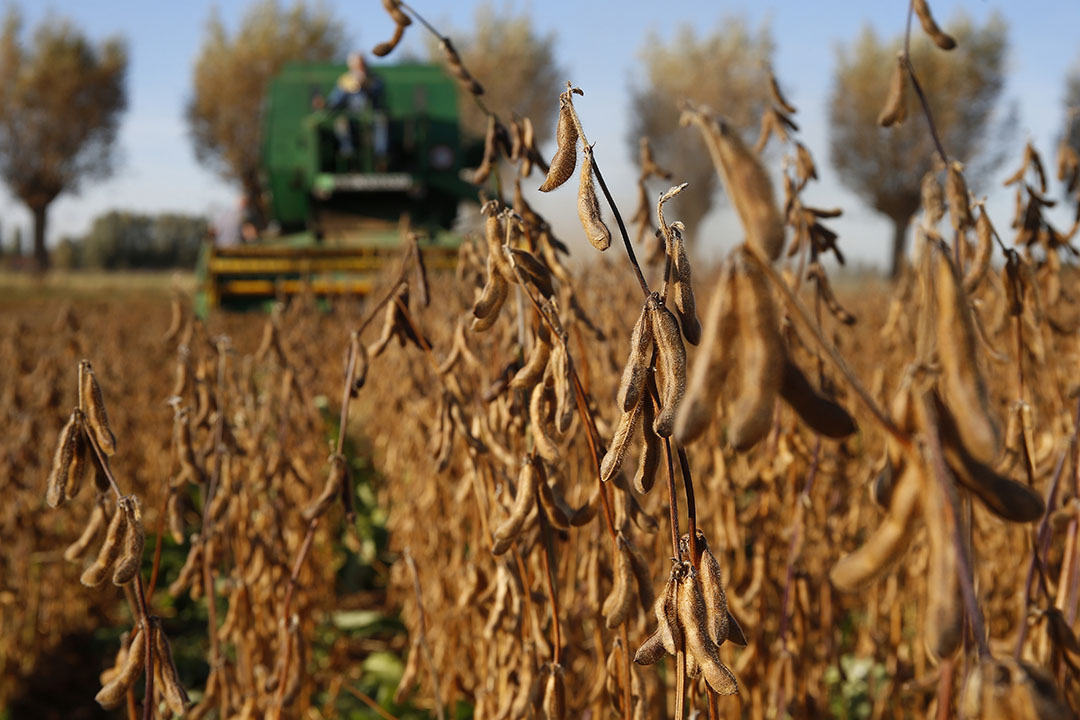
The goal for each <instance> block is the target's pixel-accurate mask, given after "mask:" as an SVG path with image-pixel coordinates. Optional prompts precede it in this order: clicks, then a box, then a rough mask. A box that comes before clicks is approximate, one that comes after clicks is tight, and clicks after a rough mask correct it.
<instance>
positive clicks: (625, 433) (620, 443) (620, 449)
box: [600, 401, 642, 482]
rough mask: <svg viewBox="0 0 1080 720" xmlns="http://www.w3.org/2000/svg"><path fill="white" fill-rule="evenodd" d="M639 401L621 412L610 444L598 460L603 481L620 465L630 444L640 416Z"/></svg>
mask: <svg viewBox="0 0 1080 720" xmlns="http://www.w3.org/2000/svg"><path fill="white" fill-rule="evenodd" d="M641 405H642V403H641V401H638V404H637V405H635V406H634V407H633V409H631V410H627V411H625V412H623V414H622V415H621V416H620V417H619V424H618V425H616V426H615V434H614V435H613V436H612V438H611V445H610V446H608V451H607V453H606V454H605V455H604V459H603V460H602V461H601V462H600V479H601V480H602V481H604V482H607V481H609V480H611V479H612V478H613V477H615V474H616V473H617V472H619V469H620V468H621V467H622V461H623V457H625V456H626V450H627V448H628V447H629V446H630V440H631V439H632V438H633V437H634V427H635V426H636V425H637V421H638V418H639V417H641V412H642V410H641Z"/></svg>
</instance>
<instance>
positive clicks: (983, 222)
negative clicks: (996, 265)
mask: <svg viewBox="0 0 1080 720" xmlns="http://www.w3.org/2000/svg"><path fill="white" fill-rule="evenodd" d="M975 236H976V237H977V238H978V241H979V242H978V245H976V247H975V257H973V258H972V259H971V267H969V268H968V270H967V272H966V273H965V274H964V292H966V293H968V294H971V293H973V292H975V289H976V288H977V287H979V283H980V282H981V281H982V279H983V277H984V276H985V275H986V271H987V269H988V268H989V267H990V256H991V255H992V254H993V252H994V226H993V225H992V224H991V222H990V216H989V215H988V214H987V212H986V206H985V205H982V204H980V205H979V216H978V217H977V218H976V219H975Z"/></svg>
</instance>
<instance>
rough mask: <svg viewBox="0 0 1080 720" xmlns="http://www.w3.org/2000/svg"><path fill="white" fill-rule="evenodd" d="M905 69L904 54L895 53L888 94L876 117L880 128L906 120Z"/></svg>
mask: <svg viewBox="0 0 1080 720" xmlns="http://www.w3.org/2000/svg"><path fill="white" fill-rule="evenodd" d="M906 95H907V68H906V67H905V65H904V54H903V53H902V52H901V53H897V55H896V65H894V66H893V71H892V77H891V78H889V94H888V95H886V96H885V105H884V107H882V108H881V112H880V113H878V116H877V124H878V125H880V126H881V127H892V126H893V125H900V124H901V123H903V122H904V120H905V119H906V118H907V97H906Z"/></svg>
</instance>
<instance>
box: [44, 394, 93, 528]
mask: <svg viewBox="0 0 1080 720" xmlns="http://www.w3.org/2000/svg"><path fill="white" fill-rule="evenodd" d="M83 426H84V423H83V413H82V411H81V410H79V409H78V408H75V409H74V410H72V411H71V416H70V417H69V418H68V421H67V423H66V424H65V425H64V427H63V429H62V430H60V437H59V438H58V439H57V442H56V452H55V453H54V455H53V464H52V469H51V470H50V471H49V480H48V482H47V484H46V489H45V502H47V503H48V504H49V507H52V508H55V507H59V506H60V505H62V504H63V503H64V500H65V499H67V497H68V483H69V482H70V480H71V466H72V464H73V463H74V462H75V455H76V453H77V450H78V447H79V435H80V434H81V433H82V432H83Z"/></svg>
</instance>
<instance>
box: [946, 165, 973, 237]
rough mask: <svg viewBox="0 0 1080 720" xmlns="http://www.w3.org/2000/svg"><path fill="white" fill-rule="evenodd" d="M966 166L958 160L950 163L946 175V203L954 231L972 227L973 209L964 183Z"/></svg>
mask: <svg viewBox="0 0 1080 720" xmlns="http://www.w3.org/2000/svg"><path fill="white" fill-rule="evenodd" d="M963 170H964V166H963V165H961V164H960V163H959V162H957V161H956V160H953V161H952V162H951V163H949V171H948V172H947V173H946V174H945V202H946V203H947V204H948V206H949V220H950V221H951V222H952V226H953V229H954V230H956V231H957V232H962V231H963V230H966V229H967V228H969V227H971V225H972V220H971V207H970V205H969V204H968V190H967V183H966V182H965V181H964V173H963Z"/></svg>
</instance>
